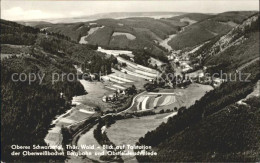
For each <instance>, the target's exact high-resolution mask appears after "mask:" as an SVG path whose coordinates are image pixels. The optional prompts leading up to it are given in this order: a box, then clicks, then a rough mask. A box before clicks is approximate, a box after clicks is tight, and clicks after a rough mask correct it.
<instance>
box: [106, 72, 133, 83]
mask: <svg viewBox="0 0 260 163" xmlns="http://www.w3.org/2000/svg"><path fill="white" fill-rule="evenodd" d="M108 76H109V77H110V78H114V79H117V80H120V81H124V82H129V83H130V82H134V81H132V80H128V79H126V78H125V77H120V76H116V75H115V74H111V75H108ZM124 76H125V75H124Z"/></svg>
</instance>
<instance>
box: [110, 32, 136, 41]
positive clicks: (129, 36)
mask: <svg viewBox="0 0 260 163" xmlns="http://www.w3.org/2000/svg"><path fill="white" fill-rule="evenodd" d="M112 36H126V38H127V39H129V40H134V39H136V37H135V36H134V35H132V34H131V33H124V32H114V33H113V35H112Z"/></svg>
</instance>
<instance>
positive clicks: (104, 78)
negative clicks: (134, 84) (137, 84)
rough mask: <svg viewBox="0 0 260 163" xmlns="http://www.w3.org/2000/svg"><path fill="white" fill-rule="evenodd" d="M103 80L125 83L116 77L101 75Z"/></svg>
mask: <svg viewBox="0 0 260 163" xmlns="http://www.w3.org/2000/svg"><path fill="white" fill-rule="evenodd" d="M101 78H102V79H103V80H105V81H112V82H115V83H118V84H124V83H125V82H123V81H121V80H118V79H115V78H111V77H110V76H102V77H101Z"/></svg>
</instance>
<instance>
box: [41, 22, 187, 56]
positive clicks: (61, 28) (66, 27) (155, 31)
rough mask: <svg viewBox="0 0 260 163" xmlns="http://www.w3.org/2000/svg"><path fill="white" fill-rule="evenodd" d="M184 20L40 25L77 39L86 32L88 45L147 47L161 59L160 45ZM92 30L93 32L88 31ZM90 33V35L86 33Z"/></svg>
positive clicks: (130, 47)
mask: <svg viewBox="0 0 260 163" xmlns="http://www.w3.org/2000/svg"><path fill="white" fill-rule="evenodd" d="M185 25H187V23H185V22H180V21H179V20H178V21H175V20H170V19H153V18H126V19H100V20H96V21H91V22H85V23H71V24H47V25H46V24H43V25H37V26H36V27H38V28H40V29H45V30H47V31H50V32H56V33H60V34H63V35H66V36H68V37H70V38H71V39H72V40H74V41H77V42H79V41H80V38H81V37H83V36H86V35H88V37H87V38H85V40H86V41H87V42H88V44H92V45H98V46H102V47H103V48H107V49H127V50H146V51H147V52H148V53H150V55H151V56H153V57H155V58H158V59H162V60H163V59H164V58H163V57H165V55H166V52H167V50H166V49H165V48H163V47H161V46H160V45H159V42H160V41H161V40H163V39H166V38H167V37H168V35H170V34H174V33H177V32H178V31H179V30H180V29H181V27H183V26H185ZM91 30H93V31H92V32H90V31H91ZM88 33H89V34H88Z"/></svg>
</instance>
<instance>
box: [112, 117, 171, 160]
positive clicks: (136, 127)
mask: <svg viewBox="0 0 260 163" xmlns="http://www.w3.org/2000/svg"><path fill="white" fill-rule="evenodd" d="M169 114H170V113H167V114H162V115H153V116H145V117H141V118H131V119H125V120H119V121H116V123H115V124H113V125H112V126H111V127H110V128H108V129H107V136H108V138H109V139H110V140H111V141H112V142H113V143H114V144H115V145H135V143H136V142H137V141H138V139H139V138H140V137H142V136H144V135H145V134H146V133H147V132H148V131H151V130H154V129H155V128H156V127H158V126H159V125H160V124H161V123H162V122H166V121H167V119H164V117H165V116H167V115H169ZM125 151H129V152H133V151H132V150H131V149H125ZM122 158H123V159H124V160H129V159H133V158H134V157H133V156H122Z"/></svg>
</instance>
